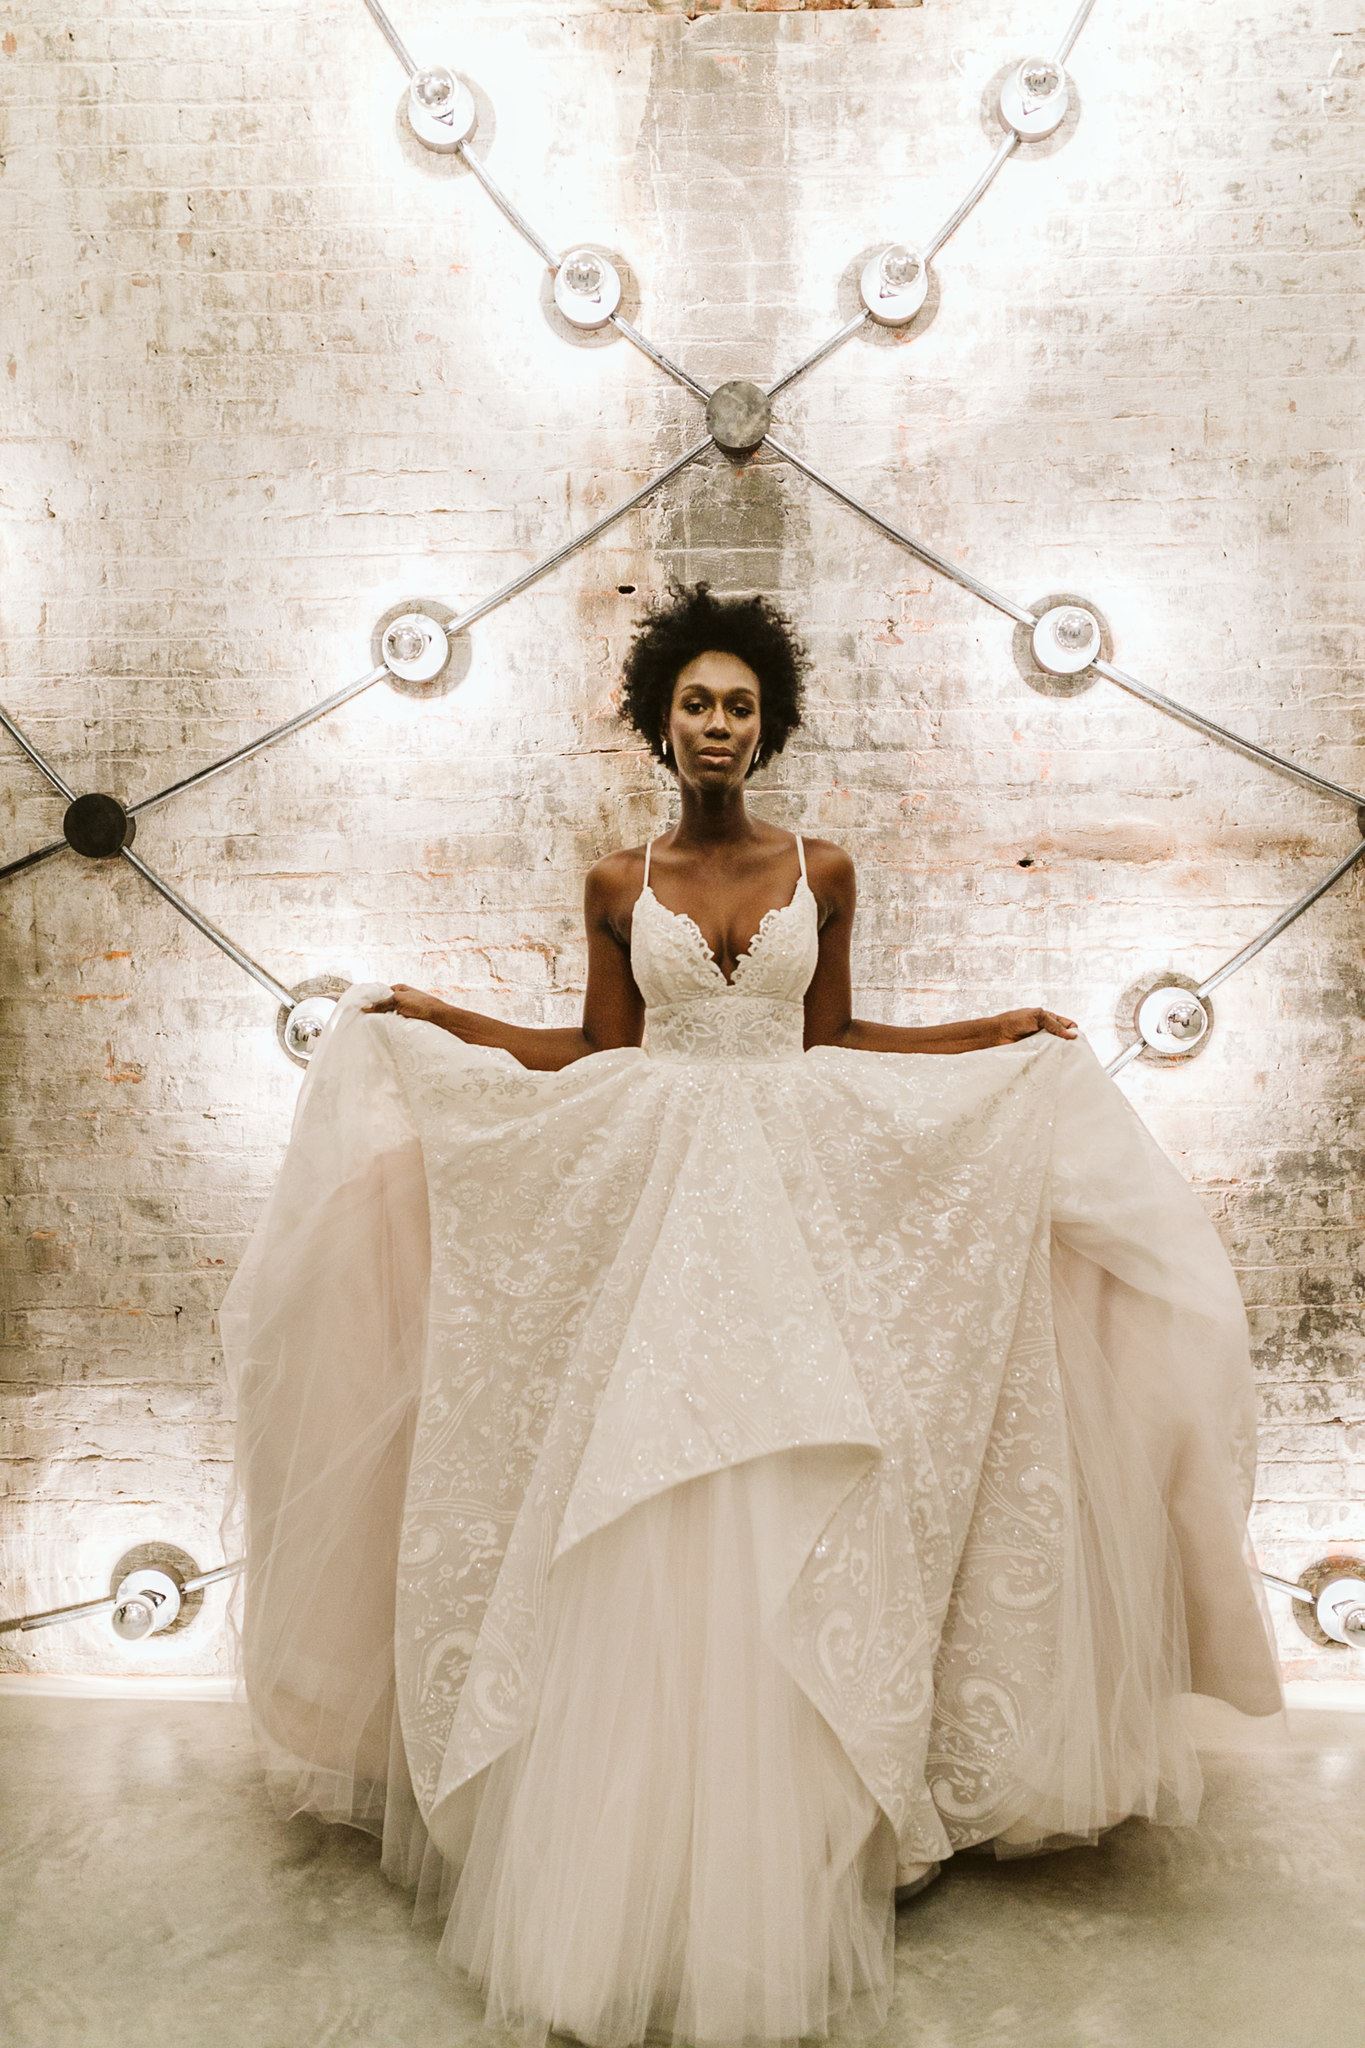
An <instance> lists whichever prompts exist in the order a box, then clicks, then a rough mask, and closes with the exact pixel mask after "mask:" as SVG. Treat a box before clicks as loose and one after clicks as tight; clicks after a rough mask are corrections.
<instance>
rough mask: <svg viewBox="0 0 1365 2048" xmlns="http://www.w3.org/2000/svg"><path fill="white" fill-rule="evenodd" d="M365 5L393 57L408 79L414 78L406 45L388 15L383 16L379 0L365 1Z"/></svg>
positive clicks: (415, 67) (415, 69)
mask: <svg viewBox="0 0 1365 2048" xmlns="http://www.w3.org/2000/svg"><path fill="white" fill-rule="evenodd" d="M365 5H366V6H367V7H368V8H369V10H370V13H371V14H372V15H373V16H374V19H375V21H376V22H377V23H378V25H379V27H380V28H381V29H382V30H383V32H384V38H385V40H386V42H387V43H388V45H389V48H390V49H391V50H392V51H393V53H394V55H395V57H397V59H398V61H399V63H400V64H401V65H402V67H403V69H404V70H405V71H406V72H407V74H408V77H409V78H415V77H416V76H417V66H416V64H415V63H414V61H413V59H412V57H411V56H410V55H409V53H408V49H407V45H406V44H405V43H404V41H403V38H402V37H401V36H400V35H399V33H398V31H397V29H396V28H395V27H394V25H393V23H392V22H391V21H390V20H389V17H388V15H387V14H385V12H384V10H383V8H382V7H381V6H380V4H379V0H365Z"/></svg>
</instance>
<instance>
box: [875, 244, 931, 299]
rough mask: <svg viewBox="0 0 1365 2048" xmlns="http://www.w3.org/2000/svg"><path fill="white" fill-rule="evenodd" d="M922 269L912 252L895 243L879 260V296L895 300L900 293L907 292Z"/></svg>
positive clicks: (917, 258)
mask: <svg viewBox="0 0 1365 2048" xmlns="http://www.w3.org/2000/svg"><path fill="white" fill-rule="evenodd" d="M922 269H923V265H922V264H921V262H920V259H919V257H918V256H916V255H915V253H914V251H913V250H912V249H906V248H903V247H902V246H901V245H900V244H899V243H897V244H896V245H895V247H894V248H891V249H888V250H887V251H886V252H885V254H884V255H883V257H882V260H881V266H880V270H879V275H880V278H881V296H882V297H883V298H884V299H890V298H895V297H896V296H897V295H898V294H899V293H900V292H906V291H909V289H910V287H911V285H912V284H914V283H915V281H916V279H917V278H918V277H919V274H920V271H921V270H922Z"/></svg>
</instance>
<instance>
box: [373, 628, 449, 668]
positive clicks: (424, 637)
mask: <svg viewBox="0 0 1365 2048" xmlns="http://www.w3.org/2000/svg"><path fill="white" fill-rule="evenodd" d="M380 646H381V652H382V655H383V660H384V666H385V667H386V668H387V669H388V670H389V671H390V673H391V674H392V675H395V676H397V677H398V678H399V680H400V681H401V682H405V683H429V682H430V681H431V680H432V678H433V676H438V675H439V674H440V673H441V670H442V669H443V668H444V667H445V665H446V663H447V661H448V660H449V659H450V639H449V636H448V634H447V633H446V629H445V627H444V626H442V625H441V624H440V623H439V621H437V620H436V619H434V618H432V616H431V614H430V613H429V612H419V611H411V612H400V614H399V616H398V617H397V618H396V619H390V621H389V623H388V625H387V627H386V628H385V630H384V638H383V640H382V642H381V643H380Z"/></svg>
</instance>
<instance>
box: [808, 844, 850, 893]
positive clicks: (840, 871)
mask: <svg viewBox="0 0 1365 2048" xmlns="http://www.w3.org/2000/svg"><path fill="white" fill-rule="evenodd" d="M801 837H802V838H803V839H804V841H805V842H806V867H807V870H808V871H814V870H818V872H819V875H820V879H821V880H822V881H823V882H824V883H825V884H826V885H827V886H828V887H829V888H831V889H832V888H836V887H838V885H839V884H840V883H841V882H848V881H850V880H851V879H852V876H853V871H854V870H853V856H852V854H851V853H850V852H849V851H848V849H847V847H844V846H840V844H839V842H838V840H837V839H817V838H816V837H815V836H814V834H813V833H810V832H803V833H802V834H801ZM811 881H812V884H814V881H815V873H814V872H811Z"/></svg>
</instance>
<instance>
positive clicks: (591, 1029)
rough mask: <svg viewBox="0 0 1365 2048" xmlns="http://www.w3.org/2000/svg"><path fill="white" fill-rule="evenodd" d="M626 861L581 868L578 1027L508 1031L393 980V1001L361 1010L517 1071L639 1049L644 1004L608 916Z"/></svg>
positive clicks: (478, 1013) (619, 858)
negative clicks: (582, 958) (434, 1031)
mask: <svg viewBox="0 0 1365 2048" xmlns="http://www.w3.org/2000/svg"><path fill="white" fill-rule="evenodd" d="M627 858H628V857H627V856H625V855H622V854H608V855H607V856H606V858H605V859H604V860H600V861H597V862H595V863H594V865H593V866H592V867H591V868H589V870H588V873H587V876H586V878H585V880H584V884H583V919H584V923H585V925H586V926H587V933H588V985H587V988H586V989H585V991H584V994H583V1022H582V1023H581V1024H563V1025H552V1026H548V1027H540V1026H537V1025H534V1024H508V1023H506V1022H504V1020H503V1019H502V1018H501V1017H489V1016H486V1015H485V1014H484V1013H483V1011H482V1010H463V1009H460V1008H459V1007H458V1006H457V1005H456V1004H454V1003H448V1002H446V1001H445V1000H444V999H443V998H442V997H441V996H437V995H432V994H430V993H429V991H427V990H426V989H420V988H412V987H410V986H409V985H408V983H407V982H402V981H396V982H394V984H393V994H392V995H391V996H389V997H387V998H385V999H384V1000H383V1001H381V1002H377V1003H367V1004H366V1005H365V1008H366V1010H367V1011H368V1010H388V1011H392V1012H394V1013H396V1014H397V1015H398V1016H400V1017H413V1018H417V1019H418V1020H420V1021H421V1022H422V1023H425V1024H435V1025H438V1026H439V1028H440V1029H441V1030H442V1031H450V1032H453V1033H454V1035H455V1037H456V1038H462V1039H463V1040H464V1041H465V1043H466V1044H467V1045H491V1046H495V1047H498V1048H499V1049H500V1050H501V1051H503V1052H510V1053H511V1055H512V1057H513V1059H515V1060H519V1061H520V1062H521V1064H522V1066H523V1067H530V1068H533V1069H535V1070H537V1071H538V1072H541V1073H557V1072H558V1071H559V1069H560V1068H561V1067H567V1066H570V1065H572V1063H573V1061H574V1060H581V1059H585V1058H586V1057H587V1055H588V1054H589V1053H594V1052H607V1051H610V1050H612V1049H613V1048H615V1047H617V1046H622V1045H639V1043H640V1041H641V1038H642V1037H643V1034H644V1004H643V1002H642V1001H641V998H640V992H639V990H638V989H637V988H636V986H635V977H634V975H633V974H632V973H631V971H630V958H629V955H628V953H627V951H626V948H625V947H624V945H623V944H622V943H621V941H620V939H619V938H618V937H617V936H616V932H615V930H614V928H613V926H612V923H611V913H612V908H613V905H614V903H615V902H616V901H617V894H618V885H619V882H620V879H621V877H620V875H619V874H618V873H617V867H618V864H620V863H622V862H623V861H624V860H626V859H627Z"/></svg>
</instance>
